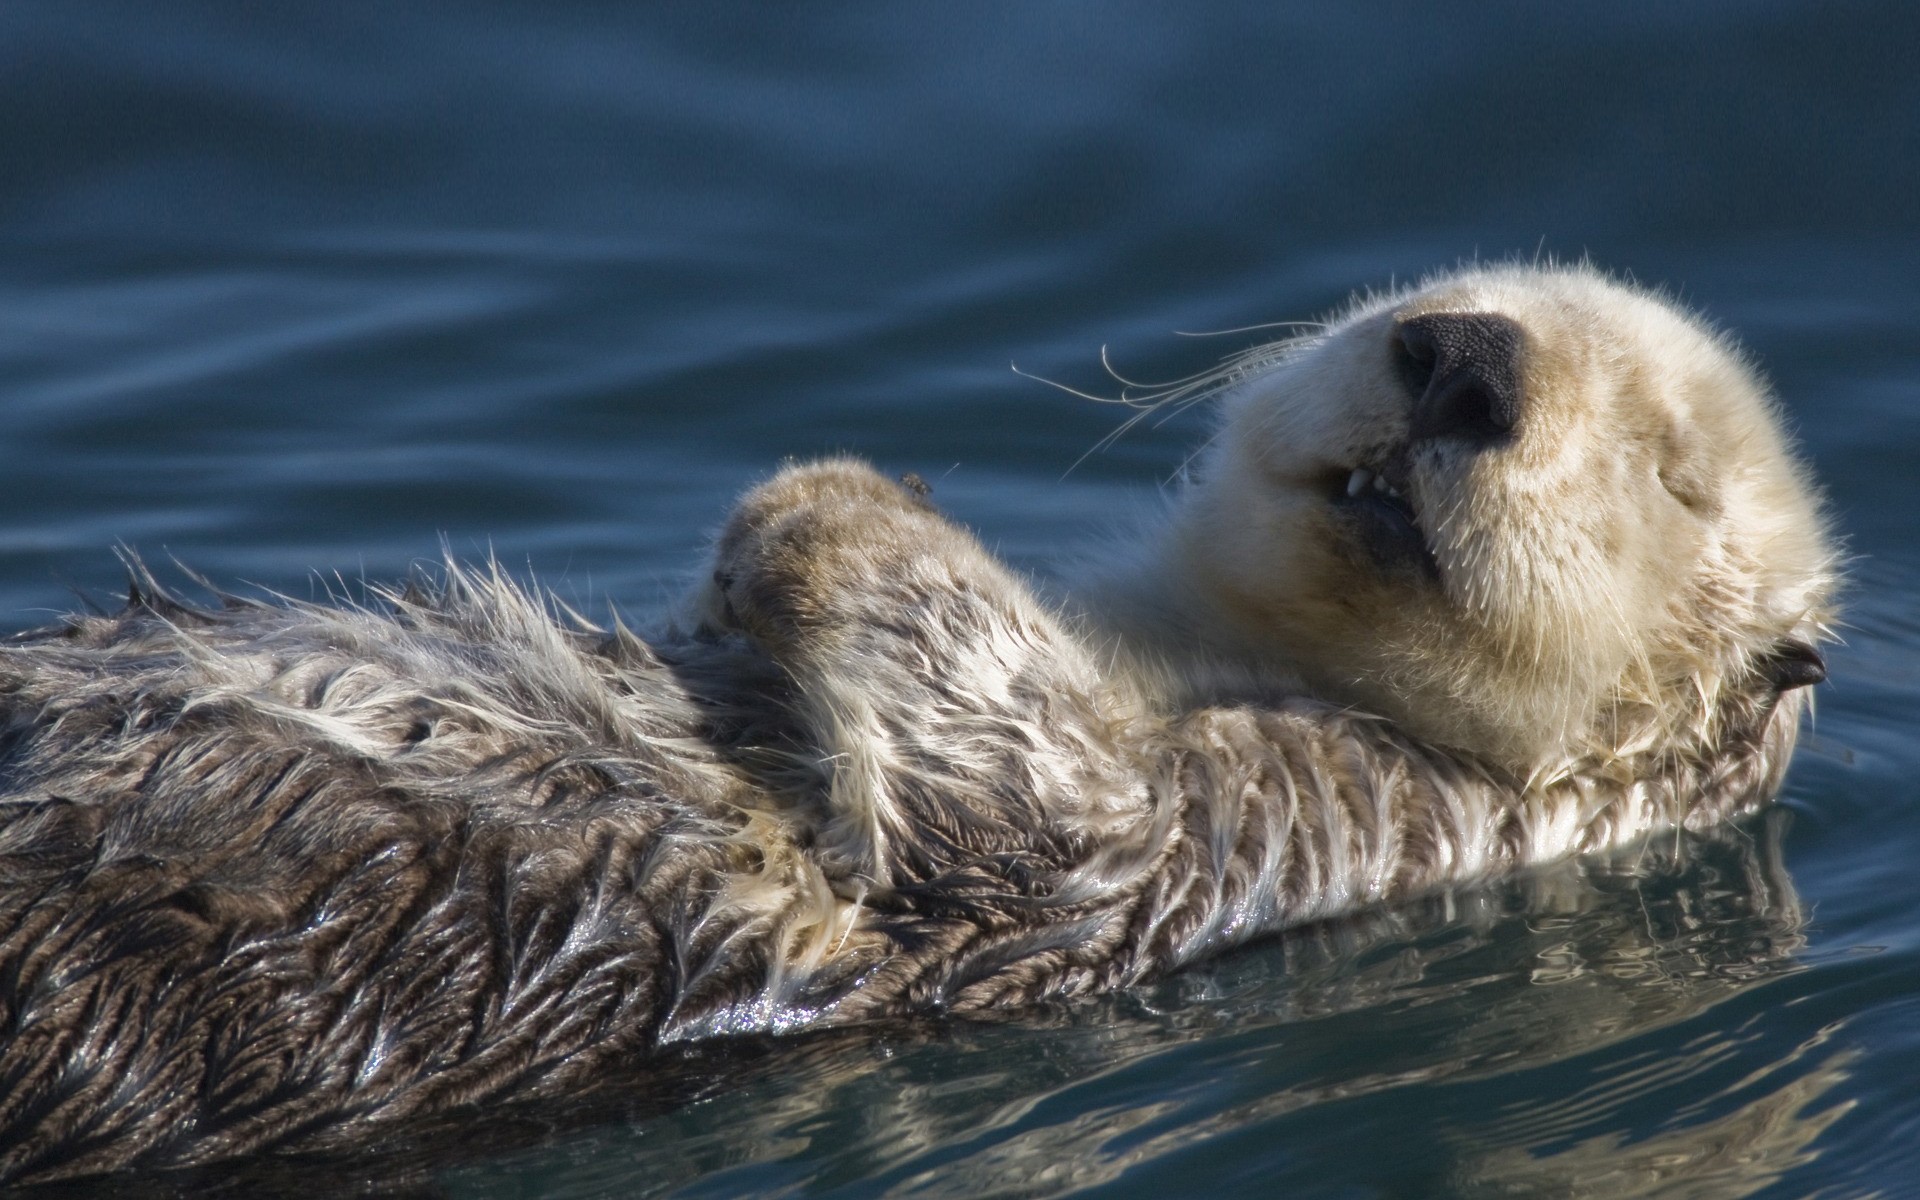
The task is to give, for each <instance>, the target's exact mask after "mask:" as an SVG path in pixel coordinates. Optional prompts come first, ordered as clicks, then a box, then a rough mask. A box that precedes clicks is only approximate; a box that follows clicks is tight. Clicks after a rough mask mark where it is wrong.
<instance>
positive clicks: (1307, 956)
mask: <svg viewBox="0 0 1920 1200" xmlns="http://www.w3.org/2000/svg"><path fill="white" fill-rule="evenodd" d="M1785 816H1786V814H1784V813H1780V812H1775V813H1772V814H1769V816H1768V818H1767V819H1765V820H1763V821H1761V822H1758V823H1755V824H1752V825H1750V826H1746V827H1742V828H1738V829H1731V830H1726V831H1722V832H1721V833H1719V834H1717V835H1714V836H1710V837H1686V838H1684V839H1681V840H1679V841H1678V842H1669V843H1667V844H1665V845H1661V846H1650V847H1646V848H1642V849H1639V850H1636V851H1633V852H1631V853H1628V854H1625V855H1622V856H1619V857H1617V858H1615V859H1613V860H1609V861H1604V862H1587V863H1568V864H1561V865H1559V866H1557V867H1554V868H1551V869H1548V870H1544V871H1540V872H1538V873H1536V874H1533V875H1531V876H1528V877H1526V878H1523V879H1519V880H1515V881H1512V882H1510V883H1508V884H1505V885H1501V886H1498V887H1492V888H1483V889H1477V890H1473V891H1467V892H1460V893H1455V894H1452V895H1448V896H1444V897H1439V898H1436V899H1434V900H1432V901H1430V902H1428V903H1427V904H1426V905H1425V906H1423V907H1422V908H1421V909H1420V910H1418V911H1404V912H1399V913H1393V914H1387V913H1380V914H1371V915H1368V916H1366V917H1363V918H1359V919H1355V920H1350V921H1344V922H1340V923H1337V924H1331V925H1327V926H1324V927H1318V928H1314V929H1311V930H1305V931H1301V932H1299V933H1296V934H1295V935H1293V936H1291V937H1288V938H1285V939H1282V940H1279V941H1277V942H1274V943H1271V944H1268V945H1266V946H1262V947H1258V948H1255V949H1254V950H1252V951H1250V952H1247V953H1243V954H1239V955H1235V956H1232V957H1230V958H1228V959H1225V960H1223V961H1220V962H1217V963H1214V964H1211V965H1209V966H1206V967H1203V968H1201V969H1199V970H1197V971H1192V972H1189V973H1186V974H1183V975H1180V976H1176V977H1173V978H1170V979H1167V980H1164V981H1162V982H1161V983H1159V984H1158V985H1156V986H1153V987H1149V988H1144V989H1139V990H1136V991H1134V992H1130V993H1125V994H1122V995H1118V996H1110V997H1104V998H1101V999H1098V1000H1094V1001H1090V1002H1082V1003H1074V1004H1068V1005H1061V1006H1056V1007H1053V1008H1049V1009H1046V1010H1043V1011H1039V1012H1033V1011H1028V1012H1023V1013H1019V1014H1009V1015H1008V1016H1007V1017H1005V1018H1004V1019H998V1020H969V1021H964V1022H961V1021H920V1022H913V1023H908V1024H900V1025H889V1026H886V1027H883V1028H876V1029H872V1030H866V1031H854V1032H852V1033H850V1034H840V1035H832V1036H826V1037H815V1038H803V1039H799V1040H796V1041H795V1042H793V1043H791V1044H785V1045H779V1044H772V1045H768V1044H762V1045H761V1046H759V1047H758V1048H757V1049H758V1051H759V1053H758V1054H756V1056H755V1057H754V1058H753V1059H752V1061H751V1062H750V1063H745V1064H743V1063H742V1061H741V1060H739V1059H737V1058H727V1057H724V1056H723V1057H722V1058H721V1060H720V1061H717V1062H715V1063H714V1064H712V1066H713V1070H714V1075H713V1077H712V1078H709V1079H707V1080H705V1081H704V1082H703V1086H704V1087H706V1088H708V1089H711V1090H710V1093H709V1094H706V1095H704V1096H703V1097H702V1098H700V1099H698V1100H695V1101H693V1102H691V1103H687V1104H683V1105H681V1106H679V1107H676V1108H669V1109H668V1110H666V1111H661V1112H654V1113H651V1114H649V1113H647V1112H646V1111H644V1106H638V1105H636V1106H635V1107H633V1108H630V1109H629V1110H628V1112H627V1113H626V1114H625V1116H624V1119H621V1120H617V1121H610V1122H607V1123H603V1124H601V1125H599V1126H597V1127H593V1128H587V1129H582V1130H577V1131H575V1132H572V1133H563V1134H557V1135H554V1136H552V1137H551V1138H550V1139H549V1140H548V1141H547V1142H546V1144H545V1145H542V1146H541V1147H539V1148H538V1149H530V1150H526V1151H522V1152H519V1153H517V1154H514V1155H512V1156H510V1157H509V1158H508V1159H507V1160H505V1161H502V1160H497V1159H496V1160H490V1161H487V1162H482V1163H468V1164H465V1165H451V1164H444V1165H442V1166H441V1167H440V1168H439V1169H438V1170H437V1171H436V1172H435V1178H436V1179H437V1180H438V1182H439V1184H440V1186H442V1187H444V1188H445V1189H446V1190H447V1191H449V1192H451V1193H452V1194H455V1195H460V1196H505V1195H513V1194H517V1193H516V1192H515V1186H516V1185H514V1184H512V1183H508V1182H504V1181H503V1180H504V1179H505V1178H509V1177H510V1178H512V1179H520V1180H534V1179H538V1180H542V1181H544V1182H543V1184H542V1186H543V1187H547V1188H553V1189H556V1190H558V1191H559V1192H561V1193H562V1194H569V1195H591V1194H595V1193H597V1192H598V1191H599V1190H600V1189H601V1188H603V1187H611V1186H615V1185H616V1184H618V1183H619V1181H621V1180H631V1179H635V1178H644V1179H646V1180H648V1181H650V1183H651V1185H652V1186H653V1187H656V1188H657V1189H658V1190H659V1191H662V1192H671V1191H675V1190H676V1189H679V1190H680V1191H681V1192H682V1193H683V1194H686V1195H695V1196H703V1195H728V1194H739V1193H755V1194H765V1193H768V1192H777V1191H780V1190H783V1189H790V1188H798V1189H804V1190H806V1191H808V1192H810V1193H811V1192H814V1191H819V1190H825V1191H832V1190H833V1189H834V1188H835V1187H836V1186H839V1185H847V1186H849V1187H850V1186H851V1185H852V1184H853V1183H854V1182H855V1181H859V1183H860V1186H859V1187H858V1188H857V1189H854V1190H856V1191H858V1192H859V1193H860V1194H880V1193H884V1194H889V1195H903V1196H929V1197H930V1196H975V1195H983V1194H995V1195H1039V1194H1054V1193H1058V1192H1062V1191H1066V1190H1071V1189H1076V1188H1084V1187H1088V1186H1091V1185H1096V1184H1102V1183H1106V1182H1110V1181H1114V1180H1118V1179H1121V1178H1122V1177H1123V1176H1128V1175H1130V1174H1132V1173H1136V1172H1139V1173H1144V1175H1145V1176H1146V1177H1152V1176H1155V1175H1158V1174H1160V1173H1161V1172H1162V1171H1172V1172H1174V1174H1173V1176H1172V1181H1173V1184H1174V1186H1175V1187H1176V1188H1177V1183H1178V1179H1179V1178H1180V1177H1181V1175H1182V1174H1183V1173H1184V1171H1183V1168H1182V1164H1183V1163H1187V1162H1190V1161H1191V1160H1193V1159H1195V1158H1196V1157H1204V1156H1205V1155H1206V1153H1207V1151H1208V1148H1209V1146H1211V1145H1213V1144H1216V1143H1226V1144H1228V1145H1229V1146H1230V1154H1231V1155H1232V1156H1234V1157H1237V1158H1239V1159H1241V1160H1242V1161H1243V1162H1244V1161H1246V1160H1247V1159H1248V1158H1249V1157H1251V1159H1252V1160H1253V1162H1254V1163H1256V1164H1258V1169H1259V1170H1260V1171H1261V1172H1262V1175H1263V1177H1265V1178H1270V1179H1272V1180H1273V1181H1275V1182H1276V1183H1277V1182H1278V1181H1280V1180H1282V1179H1284V1178H1285V1177H1287V1176H1289V1175H1295V1174H1299V1173H1300V1172H1303V1171H1304V1172H1307V1175H1305V1176H1303V1177H1313V1173H1314V1172H1317V1171H1326V1170H1327V1169H1328V1168H1330V1167H1334V1166H1336V1165H1337V1164H1338V1162H1339V1160H1340V1158H1341V1157H1342V1156H1343V1155H1348V1154H1359V1155H1362V1156H1363V1159H1364V1157H1366V1156H1370V1157H1372V1158H1373V1159H1376V1160H1378V1159H1379V1158H1380V1157H1381V1156H1382V1150H1383V1148H1384V1151H1385V1158H1387V1159H1389V1160H1390V1159H1392V1158H1394V1157H1395V1156H1398V1155H1404V1156H1405V1158H1406V1170H1407V1171H1408V1172H1409V1174H1408V1178H1409V1180H1418V1181H1419V1186H1420V1188H1421V1189H1422V1190H1423V1191H1426V1192H1428V1193H1430V1194H1431V1193H1434V1192H1437V1191H1442V1190H1454V1189H1457V1190H1458V1191H1459V1192H1461V1193H1462V1194H1469V1195H1475V1194H1487V1193H1494V1194H1519V1195H1561V1194H1565V1195H1617V1194H1622V1193H1623V1192H1624V1193H1628V1194H1632V1193H1637V1192H1640V1191H1648V1192H1650V1193H1651V1194H1673V1195H1688V1194H1694V1193H1693V1192H1692V1191H1689V1189H1690V1188H1695V1187H1698V1188H1703V1189H1707V1190H1708V1191H1710V1192H1711V1193H1712V1194H1716V1195H1725V1194H1739V1195H1744V1194H1746V1193H1747V1192H1748V1191H1751V1190H1753V1189H1755V1188H1757V1187H1759V1186H1761V1185H1763V1184H1764V1183H1766V1182H1767V1181H1769V1180H1770V1179H1772V1178H1774V1177H1776V1176H1777V1175H1778V1173H1779V1172H1780V1171H1782V1170H1784V1169H1786V1168H1788V1167H1790V1166H1793V1165H1795V1164H1798V1163H1800V1162H1803V1161H1806V1159H1807V1157H1808V1156H1810V1155H1811V1154H1813V1153H1815V1151H1814V1150H1813V1149H1812V1148H1811V1143H1812V1142H1813V1140H1814V1139H1815V1138H1817V1137H1818V1135H1819V1134H1820V1133H1821V1132H1822V1131H1823V1130H1825V1129H1826V1128H1827V1126H1828V1125H1830V1124H1831V1123H1832V1122H1833V1121H1834V1120H1836V1119H1837V1118H1838V1117H1839V1116H1840V1115H1841V1114H1842V1113H1843V1112H1844V1111H1845V1110H1846V1107H1847V1105H1846V1104H1844V1103H1840V1104H1835V1103H1826V1104H1822V1103H1821V1098H1822V1097H1823V1096H1824V1095H1825V1094H1826V1093H1827V1092H1829V1091H1830V1090H1831V1089H1832V1088H1833V1087H1835V1085H1836V1084H1838V1083H1839V1082H1840V1081H1842V1080H1843V1079H1845V1078H1846V1068H1847V1065H1848V1064H1849V1062H1850V1061H1851V1059H1852V1055H1853V1053H1854V1052H1853V1051H1851V1050H1849V1049H1847V1048H1845V1046H1844V1045H1843V1044H1842V1043H1843V1039H1836V1038H1835V1037H1834V1034H1835V1033H1836V1032H1837V1031H1836V1030H1831V1029H1829V1030H1824V1031H1822V1032H1821V1033H1820V1034H1819V1035H1818V1036H1816V1037H1813V1038H1810V1039H1807V1040H1805V1041H1804V1042H1801V1043H1796V1044H1793V1045H1774V1044H1771V1043H1770V1041H1769V1039H1768V1036H1767V1035H1766V1034H1765V1033H1764V1032H1763V1031H1761V1030H1758V1029H1755V1028H1752V1026H1754V1025H1755V1024H1756V1022H1754V1021H1752V1020H1750V1019H1748V1020H1745V1023H1744V1025H1742V1024H1740V1023H1739V1021H1738V1019H1737V1018H1738V1014H1729V1016H1733V1017H1735V1018H1736V1020H1735V1021H1733V1022H1731V1023H1730V1022H1729V1020H1728V1017H1727V1016H1723V1017H1721V1018H1720V1019H1718V1020H1715V1021H1707V1022H1704V1023H1701V1026H1700V1031H1699V1032H1698V1033H1694V1032H1691V1031H1690V1030H1689V1028H1688V1023H1689V1022H1693V1021H1695V1019H1696V1018H1699V1017H1700V1016H1701V1014H1703V1013H1706V1012H1707V1011H1708V1010H1709V1009H1714V1008H1716V1007H1720V1006H1726V1005H1728V1004H1729V1003H1730V1002H1733V1001H1735V1000H1736V999H1739V998H1744V997H1753V996H1755V995H1756V994H1758V993H1763V992H1765V991H1766V990H1767V985H1769V984H1770V983H1774V982H1777V981H1779V980H1781V979H1782V978H1784V977H1786V976H1789V975H1791V974H1793V973H1795V972H1796V971H1797V970H1799V968H1798V967H1797V965H1796V962H1795V959H1794V954H1795V952H1796V951H1798V950H1799V949H1800V948H1801V947H1802V946H1803V944H1804V933H1803V929H1804V925H1805V916H1804V913H1803V912H1802V909H1801V905H1800V902H1799V899H1798V897H1797V895H1796V894H1795V891H1794V888H1793V884H1792V881H1791V880H1790V879H1789V878H1788V877H1787V874H1786V872H1785V871H1784V870H1783V868H1782V866H1781V863H1780V859H1779V845H1780V835H1781V827H1782V825H1783V823H1784V819H1785ZM1755 1003H1757V1004H1758V1005H1759V1007H1761V1008H1764V1007H1765V1003H1766V1002H1765V1001H1764V1000H1760V1001H1755ZM1663 1030H1666V1031H1677V1033H1676V1032H1670V1033H1669V1034H1668V1035H1667V1036H1663V1037H1660V1038H1657V1039H1652V1040H1649V1037H1648V1035H1651V1034H1654V1033H1656V1032H1657V1031H1663ZM1676 1037H1677V1041H1676V1040H1675V1039H1676ZM1636 1040H1638V1041H1641V1042H1646V1043H1647V1044H1646V1045H1645V1046H1644V1047H1643V1048H1638V1049H1634V1048H1630V1047H1632V1046H1633V1045H1634V1043H1635V1042H1636ZM1623 1047H1627V1048H1625V1049H1623ZM689 1069H690V1071H691V1073H692V1075H693V1076H695V1077H697V1076H698V1075H699V1073H700V1070H701V1066H700V1063H699V1061H698V1059H697V1058H696V1059H694V1060H692V1061H691V1062H690V1064H689ZM1541 1096H1547V1097H1555V1099H1552V1100H1549V1101H1544V1102H1543V1101H1542V1100H1541V1099H1540V1097H1541ZM1409 1112H1412V1113H1420V1114H1425V1115H1426V1116H1427V1117H1428V1120H1427V1122H1426V1127H1425V1128H1420V1129H1415V1130H1408V1129H1406V1128H1405V1127H1404V1126H1405V1123H1406V1120H1407V1114H1408V1113H1409ZM1303 1136H1305V1137H1306V1139H1307V1140H1306V1143H1305V1144H1302V1138H1303ZM1263 1141H1264V1142H1266V1143H1269V1144H1270V1146H1271V1149H1270V1150H1268V1151H1266V1152H1265V1154H1264V1156H1263V1155H1262V1153H1261V1152H1259V1151H1257V1150H1255V1151H1251V1152H1250V1151H1249V1150H1248V1148H1247V1147H1248V1145H1254V1146H1257V1145H1258V1144H1259V1143H1261V1142H1263ZM1242 1143H1246V1144H1244V1145H1243V1144H1242ZM1369 1145H1372V1147H1373V1148H1372V1149H1371V1150H1369V1149H1368V1148H1367V1147H1368V1146H1369ZM503 1168H509V1169H507V1170H503ZM1319 1177H1320V1178H1327V1177H1329V1176H1328V1175H1325V1174H1322V1175H1320V1176H1319ZM1144 1181H1145V1180H1144V1179H1143V1180H1141V1182H1144Z"/></svg>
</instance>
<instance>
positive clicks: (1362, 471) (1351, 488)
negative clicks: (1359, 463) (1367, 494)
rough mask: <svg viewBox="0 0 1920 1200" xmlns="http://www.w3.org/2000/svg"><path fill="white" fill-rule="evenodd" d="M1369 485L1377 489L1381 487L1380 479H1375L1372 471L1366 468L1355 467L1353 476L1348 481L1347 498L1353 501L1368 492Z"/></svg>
mask: <svg viewBox="0 0 1920 1200" xmlns="http://www.w3.org/2000/svg"><path fill="white" fill-rule="evenodd" d="M1369 483H1371V484H1373V485H1374V486H1375V487H1379V486H1380V481H1379V479H1377V478H1375V476H1374V474H1373V472H1372V471H1369V470H1367V469H1366V468H1365V467H1355V468H1354V469H1353V474H1352V475H1351V476H1349V477H1348V479H1347V498H1348V499H1349V500H1351V499H1352V498H1353V497H1355V496H1358V495H1359V494H1360V493H1361V492H1364V491H1366V490H1367V485H1368V484H1369Z"/></svg>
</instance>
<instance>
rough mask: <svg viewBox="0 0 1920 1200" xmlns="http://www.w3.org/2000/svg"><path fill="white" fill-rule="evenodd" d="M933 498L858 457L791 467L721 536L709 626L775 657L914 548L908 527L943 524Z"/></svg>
mask: <svg viewBox="0 0 1920 1200" xmlns="http://www.w3.org/2000/svg"><path fill="white" fill-rule="evenodd" d="M929 490H930V489H929V488H928V487H927V485H926V484H925V483H924V482H923V481H922V480H921V479H920V478H919V477H918V476H913V475H910V476H906V477H905V478H903V479H902V480H901V481H900V482H898V483H895V482H894V481H892V480H890V479H887V478H886V477H885V476H883V475H881V474H880V473H879V472H877V471H875V470H874V469H873V468H872V467H870V466H868V465H866V464H865V463H862V462H859V461H858V460H855V459H847V458H834V459H825V460H822V461H819V462H812V463H805V464H800V465H795V466H789V467H786V468H784V469H783V470H781V471H780V473H779V474H777V475H775V476H774V477H773V478H772V479H769V480H768V481H767V482H765V483H763V484H761V485H760V486H758V487H756V488H754V489H753V490H752V491H750V492H748V493H747V494H746V496H744V497H743V498H742V499H741V501H740V503H739V504H738V505H736V506H735V508H734V511H733V515H732V516H731V517H730V518H729V519H728V521H727V525H726V528H725V529H724V530H722V531H721V534H720V538H719V541H718V542H717V543H716V544H715V547H714V558H713V571H712V574H711V577H710V582H709V583H708V585H707V588H706V593H705V596H704V599H703V602H702V604H701V606H700V610H701V620H702V623H703V624H704V625H706V626H707V627H708V628H710V629H714V630H739V631H742V632H745V633H747V634H749V635H750V636H752V637H754V638H756V639H757V640H759V641H761V642H763V643H765V644H766V645H767V646H768V648H769V649H775V650H777V649H779V648H780V647H782V646H785V645H787V644H788V643H790V642H792V641H793V640H794V639H795V638H796V637H800V636H804V634H805V633H806V632H807V631H808V630H810V629H815V628H818V627H819V626H821V625H822V624H823V623H831V621H832V619H833V614H834V612H835V611H836V610H837V608H838V607H839V606H838V604H837V602H836V598H835V592H836V591H838V590H842V589H845V588H846V587H848V586H859V585H860V584H861V583H862V582H863V581H865V580H869V579H872V578H873V577H874V576H875V575H876V574H878V573H879V572H881V571H882V570H883V569H884V565H885V561H886V560H888V559H890V558H891V557H893V556H895V555H896V554H897V553H898V551H899V550H901V549H902V548H904V547H905V546H907V545H910V544H911V542H912V537H911V534H910V533H909V532H908V527H910V526H912V525H913V524H915V523H919V522H926V521H928V520H929V519H930V518H931V519H932V520H933V521H934V522H938V517H937V516H934V512H933V507H932V505H930V504H929V503H928V502H927V500H926V496H927V494H928V492H929Z"/></svg>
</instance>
